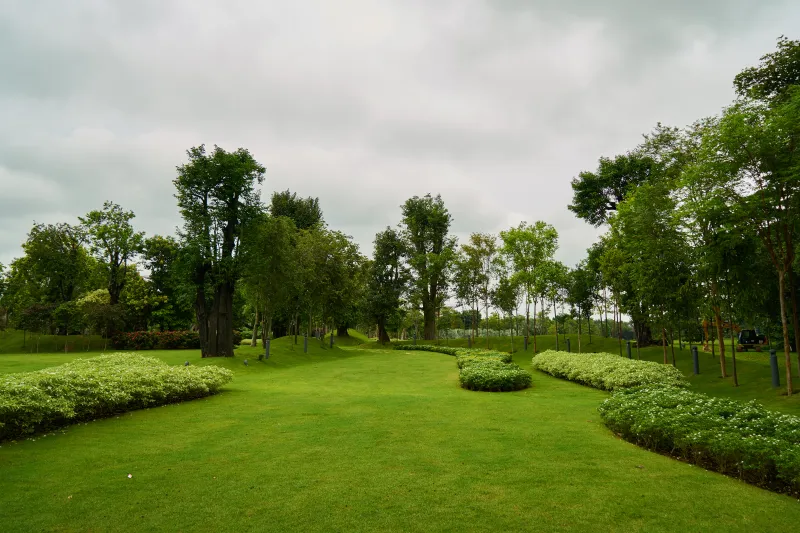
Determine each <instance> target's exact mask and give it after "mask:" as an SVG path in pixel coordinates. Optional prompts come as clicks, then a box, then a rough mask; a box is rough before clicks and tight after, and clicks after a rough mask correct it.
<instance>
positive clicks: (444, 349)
mask: <svg viewBox="0 0 800 533" xmlns="http://www.w3.org/2000/svg"><path fill="white" fill-rule="evenodd" d="M394 349H395V350H405V351H413V350H417V351H421V352H436V353H443V354H446V355H456V352H457V351H458V350H459V348H453V347H450V346H436V345H433V344H399V345H395V347H394Z"/></svg>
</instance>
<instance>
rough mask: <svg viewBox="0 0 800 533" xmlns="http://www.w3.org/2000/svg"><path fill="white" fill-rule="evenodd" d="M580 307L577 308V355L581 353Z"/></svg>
mask: <svg viewBox="0 0 800 533" xmlns="http://www.w3.org/2000/svg"><path fill="white" fill-rule="evenodd" d="M581 322H582V320H581V306H580V305H579V306H578V353H581V335H582V332H581Z"/></svg>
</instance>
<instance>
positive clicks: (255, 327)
mask: <svg viewBox="0 0 800 533" xmlns="http://www.w3.org/2000/svg"><path fill="white" fill-rule="evenodd" d="M250 346H252V347H253V348H255V347H256V346H258V309H256V316H255V318H254V319H253V336H252V338H251V339H250Z"/></svg>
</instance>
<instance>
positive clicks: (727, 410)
mask: <svg viewBox="0 0 800 533" xmlns="http://www.w3.org/2000/svg"><path fill="white" fill-rule="evenodd" d="M599 410H600V415H601V416H602V418H603V421H604V422H605V424H606V425H607V426H608V427H609V428H610V429H611V430H612V431H614V432H616V433H617V434H619V435H620V436H622V437H623V438H624V439H626V440H628V441H630V442H633V443H635V444H637V445H639V446H643V447H645V448H649V449H651V450H654V451H657V452H662V453H666V454H669V455H672V456H674V457H677V458H679V459H683V460H684V461H688V462H690V463H694V464H696V465H699V466H702V467H703V468H707V469H709V470H715V471H717V472H720V473H723V474H727V475H731V476H735V477H738V478H740V479H742V480H744V481H747V482H749V483H753V484H755V485H759V486H761V487H764V488H768V489H771V490H775V491H778V492H786V493H789V494H792V495H794V496H799V495H800V417H796V416H790V415H784V414H780V413H777V412H774V411H768V410H766V409H764V408H763V407H762V406H761V405H759V404H758V403H756V402H749V403H744V402H739V401H735V400H729V399H724V398H714V397H711V396H707V395H705V394H699V393H695V392H689V391H687V390H683V389H679V388H674V387H643V388H637V389H620V390H618V391H615V392H614V394H613V395H612V396H611V397H610V398H609V399H607V400H606V401H604V402H603V403H602V405H601V406H600V408H599Z"/></svg>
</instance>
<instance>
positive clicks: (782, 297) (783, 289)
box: [778, 270, 800, 396]
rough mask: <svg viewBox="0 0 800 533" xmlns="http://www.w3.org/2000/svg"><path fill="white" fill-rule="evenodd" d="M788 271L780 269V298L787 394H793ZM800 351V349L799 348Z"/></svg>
mask: <svg viewBox="0 0 800 533" xmlns="http://www.w3.org/2000/svg"><path fill="white" fill-rule="evenodd" d="M785 276H786V273H785V272H784V271H783V270H779V271H778V299H779V300H780V304H781V327H782V328H783V354H784V356H785V357H786V395H787V396H791V395H792V392H793V387H792V357H791V352H790V351H789V324H787V321H786V281H785ZM799 351H800V350H799Z"/></svg>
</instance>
